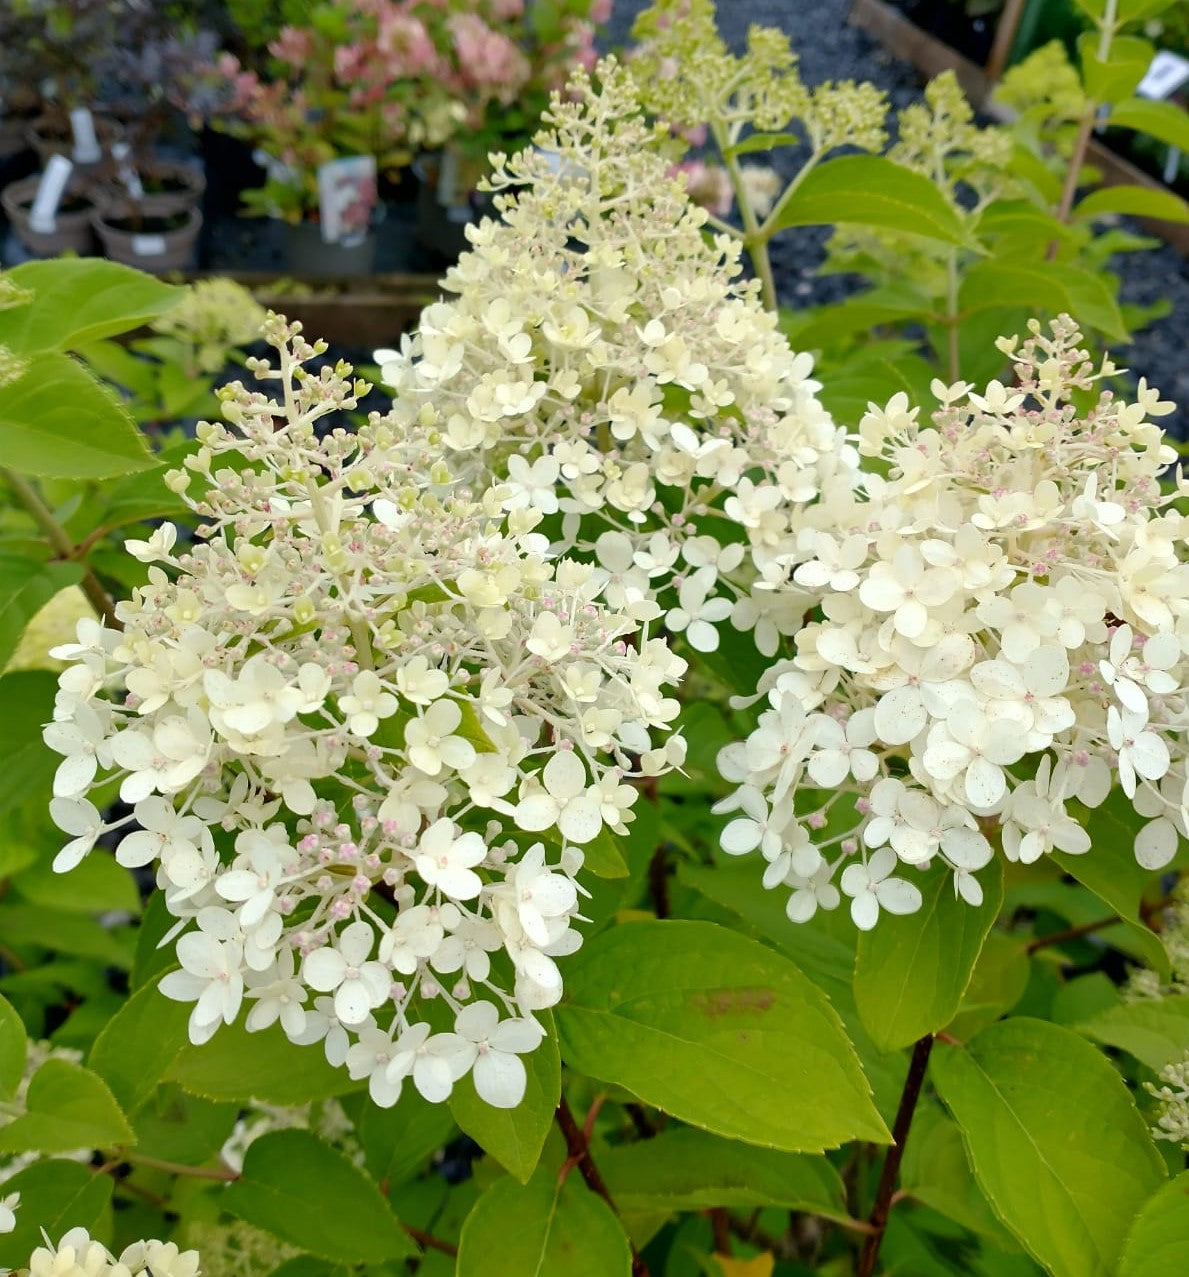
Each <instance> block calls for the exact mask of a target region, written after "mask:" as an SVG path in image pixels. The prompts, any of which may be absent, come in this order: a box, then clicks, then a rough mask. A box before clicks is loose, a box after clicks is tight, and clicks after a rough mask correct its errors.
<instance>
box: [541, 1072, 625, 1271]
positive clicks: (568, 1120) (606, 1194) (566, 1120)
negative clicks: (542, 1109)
mask: <svg viewBox="0 0 1189 1277" xmlns="http://www.w3.org/2000/svg"><path fill="white" fill-rule="evenodd" d="M554 1117H555V1118H556V1120H557V1125H558V1129H559V1130H560V1131H561V1133H562V1135H563V1136H564V1137H565V1141H566V1152H567V1153H568V1154H569V1157H568V1159H567V1161H566V1164H565V1166H563V1167H562V1174H563V1176H564V1175H565V1174H566V1172H567V1171H568V1170H569V1168H570V1167H571V1166H576V1167H577V1168H578V1171H579V1174H581V1176H582V1178H583V1180H584V1181H585V1182H586V1187H587V1188H589V1189H590V1191H591V1192H592V1193H597V1194H598V1196H599V1197H601V1198H602V1199H603V1201H605V1202H606V1203H607V1205H608V1206H610V1207H611V1209H612V1211H613V1212H614V1213H615V1214H616V1215H618V1214H619V1211H618V1209H617V1208H616V1205H615V1201H614V1199H613V1198H612V1196H611V1192H610V1190H609V1189H608V1187H607V1183H606V1181H605V1180H604V1179H603V1176H602V1174H601V1173H600V1171H599V1168H598V1167H597V1166H596V1165H595V1160H594V1158H593V1157H592V1156H591V1152H590V1144H589V1142H588V1140H587V1138H586V1135H585V1134H584V1133H583V1130H582V1127H580V1126H579V1125H578V1122H577V1120H576V1119H575V1117H574V1113H573V1110H572V1109H571V1108H570V1103H569V1101H568V1100H567V1099H566V1097H565V1096H564V1095H563V1096H562V1097H561V1099H560V1100H559V1101H558V1105H557V1111H556V1112H555V1113H554ZM628 1245H629V1246H631V1250H632V1277H648V1265H647V1264H645V1262H644V1260H643V1259H641V1257H640V1253H639V1251H637V1250H636V1247H635V1245H634V1243H632V1242H631V1241H629V1242H628Z"/></svg>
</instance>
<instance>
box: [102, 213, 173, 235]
mask: <svg viewBox="0 0 1189 1277" xmlns="http://www.w3.org/2000/svg"><path fill="white" fill-rule="evenodd" d="M103 221H104V224H105V225H107V226H110V227H111V228H112V229H113V230H117V231H123V232H124V233H125V234H127V235H165V234H167V233H168V232H169V231H180V230H181V229H182V227H183V226H186V225H188V223H189V221H190V214H189V213H170V214H169V215H168V216H166V217H160V216H156V215H153V216H150V217H138V216H137V215H136V214H135V213H130V214H129V215H128V216H127V217H106V216H105V217H104V218H103Z"/></svg>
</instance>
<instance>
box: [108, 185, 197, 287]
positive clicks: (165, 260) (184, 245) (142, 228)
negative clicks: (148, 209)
mask: <svg viewBox="0 0 1189 1277" xmlns="http://www.w3.org/2000/svg"><path fill="white" fill-rule="evenodd" d="M91 224H92V225H93V226H94V228H95V233H96V234H97V235H98V236H99V239H100V241H101V242H102V244H103V251H104V252H105V253H106V254H107V256H108V257H110V258H111V259H112V261H114V262H123V263H124V265H125V266H136V267H138V268H139V269H140V270H145V271H167V270H184V269H185V268H186V267H187V266H189V265H190V263H191V261H192V260H193V258H194V245H195V242H196V241H197V239H198V232H199V231H200V230H201V229H202V214H201V213H200V212H199V211H198V210H197V209H196V208H192V209H189V210H185V211H182V212H177V213H169V214H165V215H159V214H147V213H145V212H144V211H143V210H142V209H141V208H140V206H139V205H138V204H135V203H133V202H132V201H131V200H120V201H112V202H111V203H110V204H107V205H105V206H104V207H103V208H98V209H96V210H95V211H94V213H93V214H92V216H91Z"/></svg>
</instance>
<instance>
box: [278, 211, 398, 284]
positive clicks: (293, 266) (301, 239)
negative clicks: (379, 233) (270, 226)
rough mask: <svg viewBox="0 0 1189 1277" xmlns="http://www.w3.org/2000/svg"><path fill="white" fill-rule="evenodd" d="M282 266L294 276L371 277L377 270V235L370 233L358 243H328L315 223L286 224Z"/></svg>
mask: <svg viewBox="0 0 1189 1277" xmlns="http://www.w3.org/2000/svg"><path fill="white" fill-rule="evenodd" d="M284 246H285V265H286V267H287V268H288V269H289V270H291V271H293V273H294V274H295V275H323V276H327V277H334V278H339V277H341V276H344V275H370V274H371V273H372V271H374V270H375V267H376V236H375V233H374V232H372V231H368V233H367V234H366V235H365V236H364V237H363V239H361V240H358V241H352V242H347V243H340V244H328V243H326V241H325V240H324V239H323V238H322V228H321V226H319V225H318V223H317V222H296V223H294V222H286V223H285V229H284Z"/></svg>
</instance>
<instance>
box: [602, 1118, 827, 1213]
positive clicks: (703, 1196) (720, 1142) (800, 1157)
mask: <svg viewBox="0 0 1189 1277" xmlns="http://www.w3.org/2000/svg"><path fill="white" fill-rule="evenodd" d="M598 1164H599V1170H600V1171H601V1172H602V1174H603V1178H604V1179H605V1180H606V1181H607V1186H608V1187H609V1188H610V1190H611V1196H612V1197H613V1198H614V1199H615V1204H616V1206H618V1207H619V1209H620V1210H621V1211H626V1212H628V1213H630V1214H644V1213H646V1212H652V1211H655V1212H661V1211H663V1212H666V1213H668V1212H675V1211H692V1210H708V1209H710V1208H712V1207H715V1206H725V1207H730V1208H732V1209H750V1208H752V1207H756V1206H781V1207H784V1208H785V1209H787V1210H799V1211H806V1212H808V1213H809V1214H813V1215H822V1216H825V1217H826V1218H828V1219H845V1218H848V1217H849V1215H848V1211H847V1208H846V1190H845V1188H844V1187H843V1184H842V1180H841V1179H840V1178H839V1175H838V1172H837V1171H836V1170H835V1169H834V1167H833V1166H831V1165H830V1163H829V1162H828V1161H827V1160H826V1158H825V1157H823V1156H811V1155H810V1154H807V1153H780V1152H777V1151H776V1150H775V1149H769V1148H755V1147H754V1146H752V1145H749V1144H740V1143H738V1142H737V1141H735V1140H725V1139H723V1138H722V1137H721V1136H718V1135H711V1134H710V1133H709V1132H707V1131H697V1130H694V1129H693V1128H692V1127H688V1126H682V1127H676V1128H670V1129H668V1130H664V1131H662V1132H661V1133H660V1134H659V1135H656V1136H654V1137H653V1138H652V1139H649V1140H641V1141H639V1142H638V1143H635V1144H619V1145H616V1146H615V1147H613V1148H609V1149H606V1150H605V1151H600V1152H599V1155H598Z"/></svg>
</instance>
